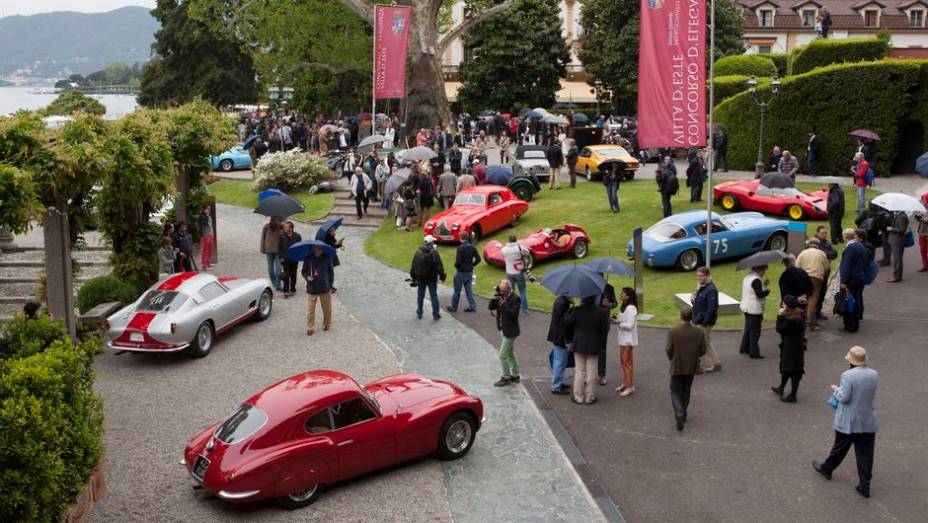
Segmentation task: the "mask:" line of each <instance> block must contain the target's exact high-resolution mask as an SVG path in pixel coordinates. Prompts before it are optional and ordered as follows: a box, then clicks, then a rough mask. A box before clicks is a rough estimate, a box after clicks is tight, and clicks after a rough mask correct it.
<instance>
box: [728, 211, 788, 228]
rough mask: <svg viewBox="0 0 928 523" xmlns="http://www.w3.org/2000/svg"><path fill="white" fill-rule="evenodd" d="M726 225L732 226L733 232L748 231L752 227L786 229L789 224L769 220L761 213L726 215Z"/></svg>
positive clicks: (772, 219) (773, 219) (782, 221)
mask: <svg viewBox="0 0 928 523" xmlns="http://www.w3.org/2000/svg"><path fill="white" fill-rule="evenodd" d="M724 218H725V223H727V224H728V225H730V226H731V228H732V230H735V229H747V228H751V227H764V226H777V225H782V226H784V227H786V225H787V222H786V221H784V220H777V219H775V218H768V217H766V216H764V215H763V214H761V213H759V212H739V213H734V214H727V215H725V217H724Z"/></svg>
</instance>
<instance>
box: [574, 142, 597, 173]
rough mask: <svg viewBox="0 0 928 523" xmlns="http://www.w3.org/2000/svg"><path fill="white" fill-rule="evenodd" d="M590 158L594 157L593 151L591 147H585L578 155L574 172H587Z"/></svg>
mask: <svg viewBox="0 0 928 523" xmlns="http://www.w3.org/2000/svg"><path fill="white" fill-rule="evenodd" d="M590 156H593V151H592V150H591V149H590V148H589V147H584V148H583V150H581V151H580V154H579V155H577V166H576V167H575V168H574V171H576V172H578V173H582V172H585V169H586V166H587V165H589V161H590ZM591 170H592V169H591Z"/></svg>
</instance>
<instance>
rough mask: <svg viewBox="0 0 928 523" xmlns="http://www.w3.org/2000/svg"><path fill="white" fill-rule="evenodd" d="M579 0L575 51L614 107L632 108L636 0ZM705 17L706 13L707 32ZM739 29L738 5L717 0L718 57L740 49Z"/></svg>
mask: <svg viewBox="0 0 928 523" xmlns="http://www.w3.org/2000/svg"><path fill="white" fill-rule="evenodd" d="M582 5H583V7H582V8H581V11H580V25H581V26H583V29H584V33H583V37H582V46H581V48H580V52H579V57H580V61H581V62H583V65H584V66H585V67H586V70H587V72H589V74H590V79H589V82H590V85H593V82H595V81H596V80H600V81H601V82H602V84H603V88H604V89H605V90H607V91H609V92H611V93H612V103H613V108H614V109H615V110H616V111H617V112H619V113H621V114H634V113H635V110H636V107H637V104H638V36H639V26H640V22H641V18H640V16H639V10H640V1H639V0H587V1H586V2H584V3H583V4H582ZM706 6H707V7H708V2H707V3H706ZM708 20H709V17H708V16H706V31H707V35H708V31H709V27H708ZM743 30H744V17H743V15H742V13H741V6H740V5H738V4H736V3H734V2H733V1H732V0H715V57H716V59H718V58H721V57H722V56H728V55H733V54H741V53H743V52H744V43H743V41H742V39H741V35H742V33H743ZM706 40H707V41H708V37H707V39H706ZM707 60H708V57H707Z"/></svg>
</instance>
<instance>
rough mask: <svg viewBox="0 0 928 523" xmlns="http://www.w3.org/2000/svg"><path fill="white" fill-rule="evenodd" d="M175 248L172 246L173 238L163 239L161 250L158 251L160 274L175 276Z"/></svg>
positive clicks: (166, 237)
mask: <svg viewBox="0 0 928 523" xmlns="http://www.w3.org/2000/svg"><path fill="white" fill-rule="evenodd" d="M176 255H177V254H176V253H175V252H174V247H172V246H171V238H169V237H168V236H165V237H163V238H161V248H160V249H158V272H159V273H167V274H174V257H175V256H176Z"/></svg>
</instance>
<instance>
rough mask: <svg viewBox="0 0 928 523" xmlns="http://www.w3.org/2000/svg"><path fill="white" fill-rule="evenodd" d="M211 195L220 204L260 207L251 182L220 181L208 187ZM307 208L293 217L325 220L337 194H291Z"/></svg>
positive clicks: (305, 220) (296, 218) (307, 219)
mask: <svg viewBox="0 0 928 523" xmlns="http://www.w3.org/2000/svg"><path fill="white" fill-rule="evenodd" d="M207 188H208V189H209V193H210V194H212V195H213V196H215V197H216V201H217V202H219V203H225V204H228V205H238V206H240V207H249V208H252V209H254V208H255V207H257V206H258V193H257V192H255V191H253V190H252V189H251V182H249V181H246V180H218V181H216V182H213V183H211V184H209V185H208V186H207ZM290 196H293V197H294V198H296V199H297V200H300V201H301V202H303V205H305V206H306V212H302V213H300V214H294V215H293V216H291V218H292V219H294V220H299V221H304V222H309V221H312V220H318V219H320V218H324V217H325V216H326V215H327V214H329V209H331V208H332V205H333V204H334V203H335V194H333V193H317V194H314V195H312V196H311V195H309V194H307V193H296V194H291V195H290Z"/></svg>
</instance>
